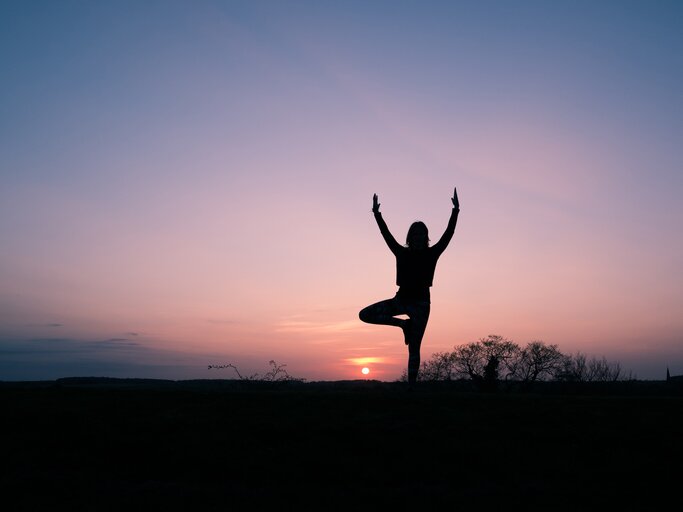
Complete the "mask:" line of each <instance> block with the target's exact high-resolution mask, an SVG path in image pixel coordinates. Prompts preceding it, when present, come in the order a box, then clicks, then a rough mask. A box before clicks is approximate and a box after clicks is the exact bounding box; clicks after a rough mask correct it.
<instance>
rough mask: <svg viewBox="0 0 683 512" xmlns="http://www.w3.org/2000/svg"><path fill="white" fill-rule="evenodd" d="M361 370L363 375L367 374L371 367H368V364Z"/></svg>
mask: <svg viewBox="0 0 683 512" xmlns="http://www.w3.org/2000/svg"><path fill="white" fill-rule="evenodd" d="M360 372H361V373H362V374H363V375H367V374H368V373H370V368H368V367H367V366H366V367H365V368H363V369H362V370H361V371H360Z"/></svg>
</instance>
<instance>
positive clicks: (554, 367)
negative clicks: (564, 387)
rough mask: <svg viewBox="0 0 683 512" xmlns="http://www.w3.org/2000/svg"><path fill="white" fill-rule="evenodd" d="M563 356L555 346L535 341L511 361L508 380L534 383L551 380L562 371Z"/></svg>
mask: <svg viewBox="0 0 683 512" xmlns="http://www.w3.org/2000/svg"><path fill="white" fill-rule="evenodd" d="M564 361H565V356H564V355H563V354H562V352H560V351H559V349H558V348H557V345H546V344H545V343H544V342H543V341H540V340H536V341H531V342H529V343H528V344H527V346H526V347H524V349H522V350H520V351H519V354H518V357H517V358H515V359H514V360H513V361H511V370H512V371H511V375H510V378H512V379H515V380H521V381H523V382H535V381H537V380H547V379H551V378H553V377H554V376H555V375H556V374H557V373H558V371H560V370H561V369H562V365H563V362H564Z"/></svg>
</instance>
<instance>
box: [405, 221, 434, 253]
mask: <svg viewBox="0 0 683 512" xmlns="http://www.w3.org/2000/svg"><path fill="white" fill-rule="evenodd" d="M406 245H407V246H408V248H410V249H426V248H427V247H429V230H428V229H427V226H426V225H425V223H424V222H421V221H417V222H413V223H412V224H411V226H410V228H409V229H408V235H407V236H406Z"/></svg>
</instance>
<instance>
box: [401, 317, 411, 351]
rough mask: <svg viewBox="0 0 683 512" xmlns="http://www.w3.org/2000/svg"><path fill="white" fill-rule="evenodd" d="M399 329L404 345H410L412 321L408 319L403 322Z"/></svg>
mask: <svg viewBox="0 0 683 512" xmlns="http://www.w3.org/2000/svg"><path fill="white" fill-rule="evenodd" d="M401 329H403V341H404V342H405V344H406V345H410V335H411V333H412V330H413V321H412V320H411V319H410V318H409V319H407V320H404V321H403V324H401Z"/></svg>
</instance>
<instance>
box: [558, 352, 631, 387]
mask: <svg viewBox="0 0 683 512" xmlns="http://www.w3.org/2000/svg"><path fill="white" fill-rule="evenodd" d="M620 376H621V365H620V364H619V363H618V362H614V363H612V362H609V361H608V360H607V359H606V358H605V357H602V358H600V359H598V358H596V357H593V358H591V359H588V357H587V356H586V355H585V354H582V353H581V352H577V353H576V354H575V355H574V356H565V358H564V360H563V362H562V364H561V368H560V370H559V371H558V373H557V374H556V376H555V377H556V379H557V380H564V381H572V382H615V381H617V380H619V377H620ZM624 378H625V379H629V378H631V376H630V374H628V375H626V376H625V377H624Z"/></svg>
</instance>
